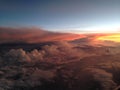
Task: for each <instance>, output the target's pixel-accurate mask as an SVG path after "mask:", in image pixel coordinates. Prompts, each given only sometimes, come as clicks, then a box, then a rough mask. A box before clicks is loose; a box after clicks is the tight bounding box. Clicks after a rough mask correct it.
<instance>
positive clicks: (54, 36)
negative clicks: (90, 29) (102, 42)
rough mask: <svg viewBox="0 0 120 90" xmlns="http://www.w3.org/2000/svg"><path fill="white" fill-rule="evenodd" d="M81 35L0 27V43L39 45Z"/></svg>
mask: <svg viewBox="0 0 120 90" xmlns="http://www.w3.org/2000/svg"><path fill="white" fill-rule="evenodd" d="M80 37H82V35H76V34H68V33H56V32H50V31H45V30H42V29H39V28H9V27H8V28H7V27H0V43H11V42H26V43H39V42H46V41H58V40H72V39H76V38H80Z"/></svg>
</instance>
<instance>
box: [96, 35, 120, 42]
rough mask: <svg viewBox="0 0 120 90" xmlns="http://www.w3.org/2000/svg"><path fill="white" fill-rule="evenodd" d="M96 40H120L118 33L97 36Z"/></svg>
mask: <svg viewBox="0 0 120 90" xmlns="http://www.w3.org/2000/svg"><path fill="white" fill-rule="evenodd" d="M97 40H102V41H106V40H108V41H114V42H120V34H111V35H106V36H100V37H98V38H97Z"/></svg>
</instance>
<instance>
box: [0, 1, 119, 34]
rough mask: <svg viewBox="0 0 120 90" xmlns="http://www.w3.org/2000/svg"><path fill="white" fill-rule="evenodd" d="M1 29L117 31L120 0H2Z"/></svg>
mask: <svg viewBox="0 0 120 90" xmlns="http://www.w3.org/2000/svg"><path fill="white" fill-rule="evenodd" d="M0 27H38V28H43V29H45V30H50V31H58V32H73V33H81V32H116V31H119V29H120V0H0Z"/></svg>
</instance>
